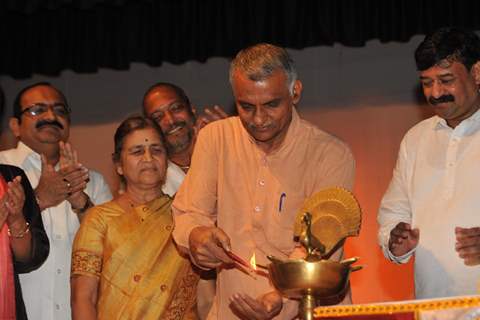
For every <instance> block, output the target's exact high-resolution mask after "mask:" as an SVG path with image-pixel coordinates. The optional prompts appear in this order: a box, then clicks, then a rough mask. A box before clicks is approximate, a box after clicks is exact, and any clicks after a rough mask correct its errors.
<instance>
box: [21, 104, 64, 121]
mask: <svg viewBox="0 0 480 320" xmlns="http://www.w3.org/2000/svg"><path fill="white" fill-rule="evenodd" d="M48 109H52V112H53V113H54V114H55V115H57V116H59V117H63V118H66V117H68V115H69V114H70V112H72V111H71V110H70V108H69V107H68V106H66V105H64V104H63V103H55V104H45V103H37V104H34V105H33V106H30V107H28V108H25V109H23V110H22V112H21V113H20V114H24V113H28V114H29V115H31V116H33V117H37V116H39V115H42V114H44V113H45V112H47V111H48Z"/></svg>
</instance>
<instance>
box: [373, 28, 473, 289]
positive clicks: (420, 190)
mask: <svg viewBox="0 0 480 320" xmlns="http://www.w3.org/2000/svg"><path fill="white" fill-rule="evenodd" d="M415 57H416V62H417V67H418V69H419V71H420V81H421V84H422V87H423V92H424V94H425V97H426V98H427V101H428V103H429V105H430V106H431V107H432V108H433V110H434V112H435V113H436V115H435V116H434V117H432V118H430V119H427V120H424V121H422V122H420V123H419V124H417V125H416V126H414V127H413V128H412V129H410V131H409V132H408V133H407V134H406V135H405V137H404V139H403V141H402V143H401V145H400V151H399V154H398V160H397V165H396V168H395V170H394V172H393V178H392V181H391V183H390V186H389V188H388V190H387V192H386V193H385V195H384V197H383V200H382V203H381V206H380V210H379V215H378V222H379V225H380V230H379V234H378V238H379V243H380V245H381V247H382V249H383V252H384V254H385V256H386V257H387V258H388V259H390V260H391V261H393V262H395V263H405V262H407V261H408V260H409V259H410V257H411V256H412V255H415V294H416V297H417V298H435V297H445V296H458V295H468V294H476V293H478V292H479V291H478V288H479V284H480V267H479V266H478V264H479V263H480V228H479V226H480V196H479V190H480V162H479V161H480V111H478V110H479V107H480V97H479V93H478V88H479V83H480V63H479V62H478V61H479V60H480V39H479V38H478V37H477V36H476V35H475V34H474V33H472V32H468V31H464V30H459V29H453V28H445V29H440V30H438V31H437V32H435V33H434V34H433V35H430V36H427V37H426V38H425V40H424V42H422V44H420V46H419V48H418V49H417V51H416V56H415Z"/></svg>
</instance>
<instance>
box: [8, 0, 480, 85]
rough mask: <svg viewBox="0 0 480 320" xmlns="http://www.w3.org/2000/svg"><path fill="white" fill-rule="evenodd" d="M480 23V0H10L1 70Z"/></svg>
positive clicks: (95, 64)
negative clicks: (258, 43) (257, 43)
mask: <svg viewBox="0 0 480 320" xmlns="http://www.w3.org/2000/svg"><path fill="white" fill-rule="evenodd" d="M446 25H457V26H466V27H469V28H472V29H475V30H478V29H480V1H478V0H442V1H440V0H435V1H434V0H429V1H427V0H415V1H413V0H242V1H240V0H162V1H160V0H157V1H155V0H136V1H128V0H0V37H1V39H2V40H3V41H2V48H1V50H0V55H1V56H0V57H1V59H0V74H4V75H10V76H13V77H14V78H26V77H29V76H30V75H31V74H32V73H38V74H46V75H57V74H58V73H60V72H61V71H62V70H65V69H70V70H73V71H75V72H79V73H90V72H95V71H96V70H97V69H98V68H100V67H104V68H112V69H119V70H123V69H128V67H129V64H130V63H131V62H144V63H147V64H148V65H151V66H159V65H160V64H162V62H170V63H174V64H180V63H183V62H185V61H187V60H197V61H200V62H203V61H205V60H206V59H208V58H209V57H215V56H221V57H230V56H232V55H233V54H235V53H236V52H237V51H238V50H239V49H241V48H243V47H245V46H247V45H249V44H253V43H256V42H260V41H265V42H272V43H275V44H278V45H282V46H285V47H289V48H296V49H301V48H304V47H308V46H321V45H328V46H331V45H333V44H334V43H341V44H343V45H346V46H363V45H364V44H365V42H366V41H368V40H371V39H379V40H380V41H382V42H388V41H400V42H403V41H407V40H409V39H410V37H412V36H413V35H415V34H424V33H428V32H430V31H432V30H434V29H436V28H438V27H440V26H446Z"/></svg>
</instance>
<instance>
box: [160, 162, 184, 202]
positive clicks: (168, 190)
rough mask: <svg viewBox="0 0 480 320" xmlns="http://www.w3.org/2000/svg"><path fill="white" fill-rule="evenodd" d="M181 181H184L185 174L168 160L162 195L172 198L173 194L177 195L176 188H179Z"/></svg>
mask: <svg viewBox="0 0 480 320" xmlns="http://www.w3.org/2000/svg"><path fill="white" fill-rule="evenodd" d="M183 179H185V172H183V170H182V169H181V168H180V167H179V166H178V165H176V164H175V163H173V162H172V161H170V160H169V161H168V166H167V174H166V177H165V184H164V185H163V187H162V191H163V193H165V194H168V195H169V196H170V197H173V196H174V195H175V193H177V190H178V188H180V185H181V184H182V182H183Z"/></svg>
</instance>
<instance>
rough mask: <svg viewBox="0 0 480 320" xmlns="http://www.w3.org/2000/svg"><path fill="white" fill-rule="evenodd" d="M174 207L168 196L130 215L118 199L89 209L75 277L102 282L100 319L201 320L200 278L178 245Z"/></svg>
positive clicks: (80, 235) (76, 247)
mask: <svg viewBox="0 0 480 320" xmlns="http://www.w3.org/2000/svg"><path fill="white" fill-rule="evenodd" d="M170 204H171V200H170V198H169V197H167V196H163V197H160V198H158V199H156V200H153V201H151V202H149V203H147V204H145V205H140V206H137V207H132V208H131V210H130V211H129V212H125V211H124V210H123V209H122V207H121V206H119V205H118V204H117V203H116V201H115V200H114V201H111V202H107V203H105V204H102V205H100V206H96V207H94V208H92V209H90V210H89V211H88V213H87V215H86V217H85V219H84V221H83V222H82V224H81V226H80V229H79V231H78V233H77V235H76V237H75V241H74V245H73V254H72V276H74V275H86V276H92V277H97V278H99V281H100V282H99V295H98V302H97V319H109V320H111V319H142V320H149V319H162V320H173V319H175V320H180V319H183V320H186V319H196V317H195V313H194V310H195V308H194V307H195V293H196V284H197V281H198V276H197V275H196V274H195V273H194V272H193V270H192V266H191V263H190V261H189V260H188V259H185V258H183V257H181V256H180V254H179V252H178V250H177V248H176V246H175V244H174V243H173V240H172V237H171V232H172V229H173V219H172V215H171V210H170Z"/></svg>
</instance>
